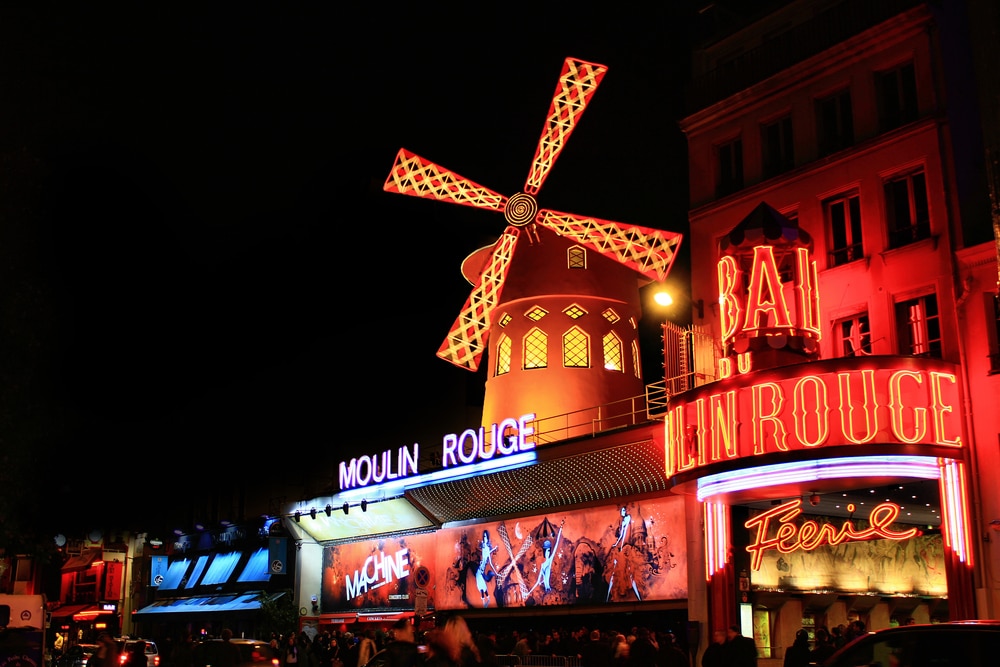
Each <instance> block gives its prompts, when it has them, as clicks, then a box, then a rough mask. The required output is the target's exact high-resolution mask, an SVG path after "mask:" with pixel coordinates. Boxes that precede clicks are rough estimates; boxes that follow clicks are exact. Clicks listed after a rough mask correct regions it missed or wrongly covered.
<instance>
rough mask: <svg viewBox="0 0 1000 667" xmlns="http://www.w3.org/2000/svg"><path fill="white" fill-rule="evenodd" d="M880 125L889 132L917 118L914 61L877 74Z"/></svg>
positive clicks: (876, 87)
mask: <svg viewBox="0 0 1000 667" xmlns="http://www.w3.org/2000/svg"><path fill="white" fill-rule="evenodd" d="M875 90H876V94H877V95H878V127H879V131H880V132H887V131H888V130H892V129H895V128H897V127H900V126H901V125H905V124H906V123H909V122H911V121H914V120H916V119H917V78H916V75H915V74H914V72H913V63H907V64H905V65H901V66H899V67H897V68H895V69H891V70H889V71H887V72H877V73H876V74H875Z"/></svg>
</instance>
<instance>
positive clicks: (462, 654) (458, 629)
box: [444, 615, 481, 667]
mask: <svg viewBox="0 0 1000 667" xmlns="http://www.w3.org/2000/svg"><path fill="white" fill-rule="evenodd" d="M444 631H445V633H447V634H448V635H450V636H451V642H452V644H453V645H454V646H455V647H457V653H456V654H455V655H454V656H453V657H454V658H455V659H456V660H457V661H458V664H459V665H461V667H474V666H475V665H478V664H479V663H480V661H481V659H480V656H479V647H477V646H476V642H475V641H474V640H473V638H472V631H471V630H469V625H468V623H466V622H465V618H463V617H462V616H457V615H456V616H451V617H450V618H449V619H448V620H447V621H445V624H444Z"/></svg>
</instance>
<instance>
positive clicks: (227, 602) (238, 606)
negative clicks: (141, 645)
mask: <svg viewBox="0 0 1000 667" xmlns="http://www.w3.org/2000/svg"><path fill="white" fill-rule="evenodd" d="M262 595H265V594H264V593H262V592H261V591H253V592H250V593H220V594H217V595H201V596H198V597H192V598H176V599H172V600H157V601H156V602H154V603H153V604H151V605H149V606H148V607H143V608H142V609H140V610H139V611H137V612H135V613H136V614H205V613H218V612H234V611H256V610H258V609H260V599H261V596H262ZM280 595H283V593H278V594H276V595H274V597H272V598H271V599H274V598H277V597H279V596H280Z"/></svg>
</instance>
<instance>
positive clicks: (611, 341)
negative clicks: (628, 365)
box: [604, 331, 624, 371]
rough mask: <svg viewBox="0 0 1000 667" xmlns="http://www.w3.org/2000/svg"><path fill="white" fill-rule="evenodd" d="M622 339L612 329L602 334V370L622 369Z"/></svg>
mask: <svg viewBox="0 0 1000 667" xmlns="http://www.w3.org/2000/svg"><path fill="white" fill-rule="evenodd" d="M623 362H624V359H623V358H622V341H621V338H619V337H618V336H617V335H616V334H615V332H614V331H612V332H610V333H608V334H607V335H605V336H604V370H608V371H621V370H623V365H622V364H623Z"/></svg>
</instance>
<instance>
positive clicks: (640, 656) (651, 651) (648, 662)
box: [628, 627, 659, 667]
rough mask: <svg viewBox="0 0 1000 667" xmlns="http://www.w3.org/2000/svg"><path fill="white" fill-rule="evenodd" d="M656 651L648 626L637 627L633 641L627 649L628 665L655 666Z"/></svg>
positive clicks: (633, 666) (657, 651)
mask: <svg viewBox="0 0 1000 667" xmlns="http://www.w3.org/2000/svg"><path fill="white" fill-rule="evenodd" d="M658 653H659V650H658V649H657V646H656V644H654V643H653V641H652V639H651V635H650V632H649V628H646V627H641V628H637V629H636V633H635V641H634V642H632V644H631V645H630V646H629V650H628V665H629V667H657V665H658V662H657V657H658V656H657V654H658Z"/></svg>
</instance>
